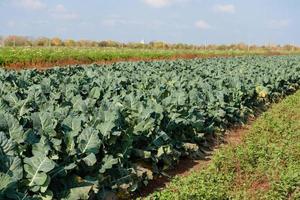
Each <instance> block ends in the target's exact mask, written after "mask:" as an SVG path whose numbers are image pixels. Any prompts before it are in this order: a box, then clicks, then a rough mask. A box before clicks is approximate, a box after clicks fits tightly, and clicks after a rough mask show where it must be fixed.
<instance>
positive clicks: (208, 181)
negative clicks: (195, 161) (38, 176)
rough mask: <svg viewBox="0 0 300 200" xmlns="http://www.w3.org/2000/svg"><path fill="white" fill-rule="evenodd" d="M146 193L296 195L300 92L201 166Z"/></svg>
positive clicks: (177, 195)
mask: <svg viewBox="0 0 300 200" xmlns="http://www.w3.org/2000/svg"><path fill="white" fill-rule="evenodd" d="M147 199H266V200H267V199H268V200H269V199H274V200H275V199H276V200H278V199H290V200H292V199H295V200H296V199H300V92H297V93H296V94H294V95H292V96H290V97H288V98H287V99H285V100H284V101H282V102H281V103H279V104H277V105H274V106H273V108H272V109H270V110H269V111H268V112H266V113H264V114H263V115H262V116H261V117H260V118H259V119H258V120H257V121H256V122H255V123H254V124H253V126H252V128H250V131H249V132H248V134H247V135H246V137H245V138H244V141H243V143H241V144H239V145H237V146H236V145H231V146H225V147H223V148H221V149H219V150H218V151H217V152H216V153H215V155H214V156H213V160H212V163H211V164H210V166H209V167H208V168H207V169H206V170H202V171H198V172H194V173H193V174H192V175H190V176H188V177H184V178H182V177H177V178H175V179H174V180H173V181H172V182H171V183H170V184H169V185H168V187H167V188H166V189H164V190H162V191H158V192H155V193H154V194H151V195H150V196H149V197H148V198H147Z"/></svg>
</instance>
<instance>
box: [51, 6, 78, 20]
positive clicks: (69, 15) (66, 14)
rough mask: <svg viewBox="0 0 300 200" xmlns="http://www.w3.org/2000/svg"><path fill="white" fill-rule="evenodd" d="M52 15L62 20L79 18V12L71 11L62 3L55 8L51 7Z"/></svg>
mask: <svg viewBox="0 0 300 200" xmlns="http://www.w3.org/2000/svg"><path fill="white" fill-rule="evenodd" d="M50 15H51V16H52V17H53V18H55V19H60V20H75V19H78V18H79V15H78V14H77V13H75V12H72V11H69V10H68V9H66V8H65V6H64V5H62V4H57V5H56V6H55V8H54V9H51V10H50Z"/></svg>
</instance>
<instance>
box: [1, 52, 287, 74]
mask: <svg viewBox="0 0 300 200" xmlns="http://www.w3.org/2000/svg"><path fill="white" fill-rule="evenodd" d="M253 55H261V56H276V55H286V54H282V53H278V52H269V53H261V54H253ZM241 56H247V54H241V55H228V54H203V55H199V54H178V55H174V56H171V57H167V58H165V57H161V58H155V59H154V58H138V57H137V58H134V57H133V58H127V59H112V60H101V61H89V60H75V59H63V60H58V61H51V62H47V61H41V62H32V63H30V62H29V63H22V62H18V63H10V64H8V65H7V66H5V68H6V69H9V70H23V69H38V70H46V69H51V68H53V67H55V66H60V67H68V66H69V65H87V64H112V63H117V62H139V61H162V60H177V59H195V58H220V57H221V58H229V57H241Z"/></svg>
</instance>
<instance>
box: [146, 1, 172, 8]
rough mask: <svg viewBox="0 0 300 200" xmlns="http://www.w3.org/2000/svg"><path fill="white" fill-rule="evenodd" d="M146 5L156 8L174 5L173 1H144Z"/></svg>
mask: <svg viewBox="0 0 300 200" xmlns="http://www.w3.org/2000/svg"><path fill="white" fill-rule="evenodd" d="M144 2H145V3H146V4H148V5H149V6H153V7H156V8H162V7H165V6H168V5H170V4H171V3H172V0H144Z"/></svg>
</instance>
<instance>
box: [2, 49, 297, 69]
mask: <svg viewBox="0 0 300 200" xmlns="http://www.w3.org/2000/svg"><path fill="white" fill-rule="evenodd" d="M268 53H276V54H278V53H281V54H287V53H291V52H269V51H267V50H265V51H262V50H255V51H254V50H253V51H252V50H250V51H242V50H229V51H228V50H205V51H204V50H167V49H165V50H162V49H161V50H158V49H129V48H97V47H90V48H84V47H77V48H76V47H15V48H12V47H4V48H0V66H2V67H3V66H7V67H15V68H16V67H17V68H24V67H29V66H48V67H49V66H53V65H66V64H76V63H78V64H83V63H85V64H88V63H93V62H107V61H119V60H122V61H123V60H132V59H138V60H146V59H149V60H152V59H171V58H193V57H207V56H218V55H222V56H239V55H245V54H247V55H249V54H250V55H252V54H268Z"/></svg>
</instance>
